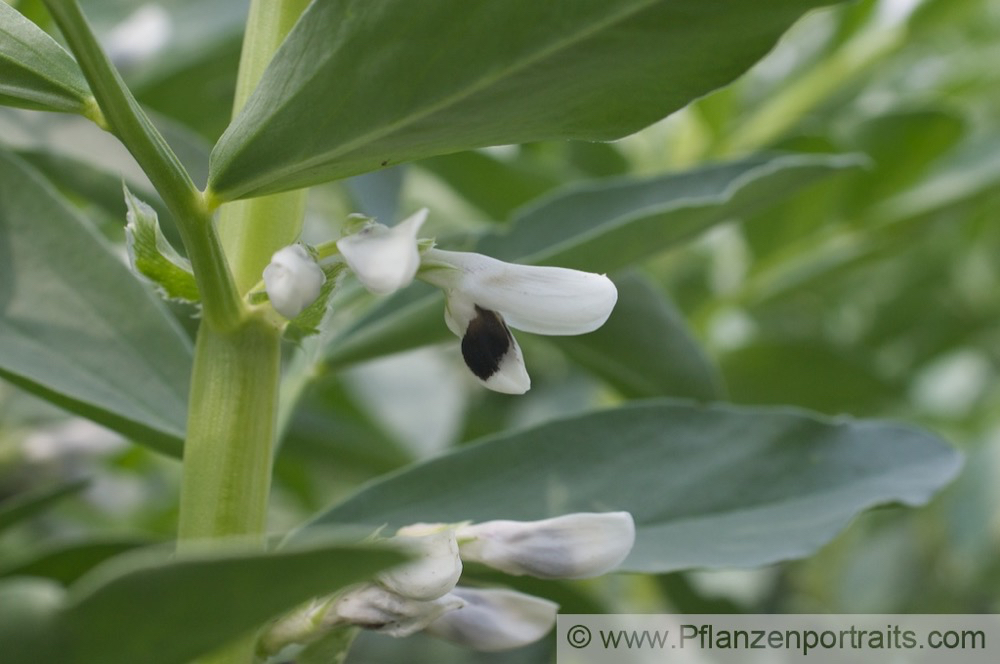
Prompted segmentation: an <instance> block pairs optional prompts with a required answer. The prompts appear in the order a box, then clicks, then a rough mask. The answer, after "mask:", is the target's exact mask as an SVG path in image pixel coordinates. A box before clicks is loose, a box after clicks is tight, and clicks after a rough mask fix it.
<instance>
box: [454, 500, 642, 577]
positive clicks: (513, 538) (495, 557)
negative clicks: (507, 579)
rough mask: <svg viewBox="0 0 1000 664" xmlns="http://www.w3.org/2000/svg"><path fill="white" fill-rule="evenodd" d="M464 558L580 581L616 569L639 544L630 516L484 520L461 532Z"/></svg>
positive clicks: (510, 571)
mask: <svg viewBox="0 0 1000 664" xmlns="http://www.w3.org/2000/svg"><path fill="white" fill-rule="evenodd" d="M457 534H458V540H459V546H460V549H461V553H462V558H464V559H465V560H466V561H475V562H480V563H483V564H485V565H489V566H490V567H493V568H495V569H498V570H500V571H502V572H507V573H508V574H515V575H522V574H527V575H530V576H535V577H539V578H542V579H581V578H587V577H592V576H599V575H601V574H605V573H606V572H609V571H611V570H612V569H614V568H615V567H617V566H618V565H619V564H621V562H622V561H623V560H625V557H626V556H627V555H628V553H629V551H631V550H632V545H633V544H634V543H635V523H634V522H633V520H632V515H631V514H629V513H628V512H606V513H588V512H579V513H575V514H566V515H563V516H557V517H554V518H552V519H544V520H542V521H485V522H483V523H477V524H472V525H467V526H462V527H460V528H459V529H458V533H457Z"/></svg>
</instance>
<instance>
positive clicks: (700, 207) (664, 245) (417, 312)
mask: <svg viewBox="0 0 1000 664" xmlns="http://www.w3.org/2000/svg"><path fill="white" fill-rule="evenodd" d="M863 163H864V162H863V161H862V160H861V159H860V158H858V157H855V156H850V155H778V156H759V157H752V158H748V159H743V160H740V161H736V162H731V163H726V164H717V165H712V166H706V167H702V168H697V169H694V170H692V171H687V172H684V173H677V174H670V175H661V176H656V177H651V178H615V179H612V180H596V181H593V182H589V183H586V184H583V185H572V186H569V187H566V188H564V189H561V190H558V191H556V192H553V193H552V194H550V195H548V196H546V197H545V198H543V199H542V201H541V202H538V203H535V204H533V205H530V206H529V207H526V208H523V209H522V211H521V212H520V213H518V214H517V215H515V218H514V221H513V227H512V229H511V231H510V233H508V234H506V235H490V236H486V237H484V238H483V239H482V241H481V242H480V243H479V245H478V247H477V250H478V251H481V252H482V253H484V254H488V255H490V256H495V257H497V258H501V259H503V260H508V261H514V262H520V263H528V264H541V263H546V264H555V265H563V266H568V267H576V268H580V269H585V270H589V271H594V272H610V271H613V270H615V269H618V268H621V267H624V266H627V265H629V264H630V263H632V262H634V261H636V260H638V259H640V258H645V257H648V256H650V255H653V254H655V253H658V252H662V251H664V250H665V249H668V248H669V247H671V246H674V245H676V244H678V243H680V242H681V241H683V240H688V239H690V238H691V237H692V236H693V235H695V234H697V233H699V232H702V231H704V230H705V229H707V228H709V227H710V226H712V225H714V224H718V223H720V222H723V221H727V220H730V219H733V218H741V217H742V216H744V215H749V214H751V213H753V212H755V211H759V210H760V209H761V208H764V207H766V206H767V205H769V204H773V203H775V202H777V201H780V200H781V199H782V198H783V197H785V196H788V195H790V194H792V193H793V192H795V191H798V190H800V189H803V188H806V187H808V186H810V185H811V184H813V183H815V182H817V181H821V180H822V178H824V177H830V176H831V175H834V174H837V173H840V172H843V171H850V170H852V169H857V168H860V166H861V165H862V164H863ZM424 292H426V289H425V290H424ZM440 302H441V298H440V297H439V296H438V295H437V294H433V295H429V296H426V297H422V296H421V295H420V291H418V290H417V289H414V288H410V289H407V290H406V291H404V292H402V293H399V294H397V295H395V296H393V297H392V298H389V299H387V300H386V301H385V302H382V303H380V304H378V305H377V306H376V307H375V308H374V309H373V310H372V311H371V312H369V313H368V314H367V315H365V316H364V317H363V318H361V319H360V320H359V321H358V322H357V323H356V324H355V325H353V326H352V327H351V328H349V329H348V330H346V331H345V332H343V333H342V334H340V335H339V336H338V337H336V338H335V339H334V341H333V343H332V344H331V345H330V348H329V353H328V355H327V357H328V360H329V361H330V362H331V363H334V364H337V365H343V364H348V363H351V362H357V361H360V360H365V359H371V358H373V357H378V356H381V355H386V354H389V353H393V352H398V351H402V350H407V349H409V348H415V347H417V346H420V345H423V344H429V343H436V342H439V341H443V340H445V339H448V338H449V332H448V329H447V328H446V327H445V326H444V325H443V324H442V322H441V317H442V316H443V313H442V312H443V305H441V304H440Z"/></svg>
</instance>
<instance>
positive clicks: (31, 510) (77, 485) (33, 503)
mask: <svg viewBox="0 0 1000 664" xmlns="http://www.w3.org/2000/svg"><path fill="white" fill-rule="evenodd" d="M86 486H87V480H76V481H73V482H68V483H66V484H61V485H59V486H54V487H46V488H42V489H35V490H31V491H25V492H23V493H19V494H15V495H14V496H11V497H10V498H7V499H6V500H4V501H0V531H3V530H4V529H5V528H9V527H11V526H13V525H15V524H17V523H20V522H21V521H24V520H25V519H29V518H31V517H33V516H35V515H36V514H38V513H40V512H44V511H45V510H46V509H48V508H49V507H50V506H51V505H53V504H55V503H57V502H59V501H60V500H62V499H63V498H66V497H68V496H72V495H73V494H75V493H77V492H79V491H81V490H82V489H83V488H84V487H86Z"/></svg>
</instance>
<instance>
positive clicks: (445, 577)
mask: <svg viewBox="0 0 1000 664" xmlns="http://www.w3.org/2000/svg"><path fill="white" fill-rule="evenodd" d="M390 541H391V542H394V543H397V544H398V545H399V546H401V547H402V549H403V550H404V551H406V552H408V553H410V554H411V555H413V556H415V557H416V558H415V559H414V560H411V561H409V562H407V563H404V564H402V565H400V566H398V567H395V568H393V569H390V570H388V571H386V572H383V573H382V574H380V575H379V576H378V581H379V583H381V584H382V585H383V586H385V587H386V588H388V589H389V590H391V591H393V592H394V593H396V594H398V595H402V596H403V597H408V598H410V599H420V600H432V599H437V598H438V597H441V596H442V595H444V594H445V593H447V592H448V591H450V590H451V589H452V588H454V587H455V584H456V583H458V579H459V577H460V576H462V559H461V558H459V556H458V542H457V541H456V540H455V531H454V530H450V529H449V530H441V531H438V532H435V533H429V534H425V535H415V536H407V535H403V536H399V535H397V536H396V537H394V538H392V539H391V540H390Z"/></svg>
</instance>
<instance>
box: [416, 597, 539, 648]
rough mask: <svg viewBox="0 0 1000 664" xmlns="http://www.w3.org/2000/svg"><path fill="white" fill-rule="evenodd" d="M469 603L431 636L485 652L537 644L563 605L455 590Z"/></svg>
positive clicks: (445, 618)
mask: <svg viewBox="0 0 1000 664" xmlns="http://www.w3.org/2000/svg"><path fill="white" fill-rule="evenodd" d="M450 596H455V597H457V598H459V599H461V600H463V601H464V602H465V605H464V606H463V607H462V608H460V609H457V610H455V611H450V612H448V613H445V614H443V615H442V616H441V617H439V618H437V619H436V620H435V621H434V622H432V623H431V624H430V625H429V626H428V627H427V632H428V633H429V634H433V635H434V636H437V637H440V638H443V639H447V640H449V641H452V642H454V643H457V644H458V645H460V646H465V647H467V648H473V649H475V650H480V651H484V652H495V651H498V650H509V649H511V648H519V647H521V646H525V645H528V644H529V643H533V642H535V641H537V640H538V639H540V638H542V637H543V636H545V635H546V634H548V633H549V631H550V630H551V629H552V627H553V625H555V622H556V611H558V610H559V605H558V604H556V603H555V602H550V601H549V600H547V599H542V598H541V597H534V596H533V595H526V594H524V593H519V592H516V591H513V590H504V589H499V588H462V587H459V588H455V590H453V591H452V592H451V593H450Z"/></svg>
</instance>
